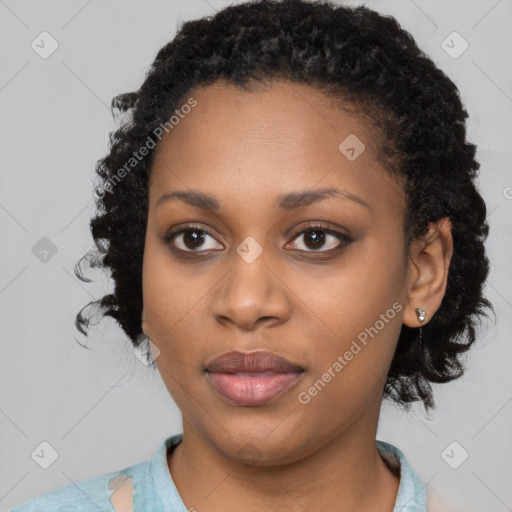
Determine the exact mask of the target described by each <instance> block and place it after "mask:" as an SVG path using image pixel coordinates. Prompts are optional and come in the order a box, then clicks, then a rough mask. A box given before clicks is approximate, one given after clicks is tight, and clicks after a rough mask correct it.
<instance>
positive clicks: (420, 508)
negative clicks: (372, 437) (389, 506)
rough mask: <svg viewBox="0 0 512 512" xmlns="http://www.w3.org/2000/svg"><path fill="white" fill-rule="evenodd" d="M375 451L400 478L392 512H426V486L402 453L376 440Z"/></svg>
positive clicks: (394, 447)
mask: <svg viewBox="0 0 512 512" xmlns="http://www.w3.org/2000/svg"><path fill="white" fill-rule="evenodd" d="M377 449H378V450H379V453H380V454H381V456H382V458H383V459H384V461H385V462H386V463H387V465H388V467H389V468H390V470H391V471H393V472H395V473H396V474H397V475H399V477H400V485H399V488H398V495H397V497H396V502H395V508H394V511H393V512H398V511H402V510H407V511H408V512H427V492H426V485H425V484H424V483H423V482H422V480H421V479H420V478H419V477H418V475H417V474H416V473H415V471H414V470H413V468H412V467H411V465H410V464H409V462H408V460H407V458H406V457H405V455H404V454H403V452H402V451H401V450H400V449H399V448H397V447H396V446H394V445H392V444H390V443H386V442H384V441H379V440H377Z"/></svg>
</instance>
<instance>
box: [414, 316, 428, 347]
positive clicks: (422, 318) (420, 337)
mask: <svg viewBox="0 0 512 512" xmlns="http://www.w3.org/2000/svg"><path fill="white" fill-rule="evenodd" d="M415 311H416V315H417V317H418V320H419V321H420V322H423V321H424V320H425V317H426V316H427V313H426V312H425V311H424V310H423V309H421V308H416V309H415ZM418 343H419V344H420V345H421V344H422V343H423V336H422V333H421V325H420V336H419V340H418Z"/></svg>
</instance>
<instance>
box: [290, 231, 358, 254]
mask: <svg viewBox="0 0 512 512" xmlns="http://www.w3.org/2000/svg"><path fill="white" fill-rule="evenodd" d="M301 238H302V240H301ZM294 240H299V242H293V245H294V247H293V248H294V249H298V250H300V251H305V252H328V251H330V250H333V249H339V248H341V247H343V246H345V245H348V244H349V243H350V242H352V241H353V240H352V239H351V238H350V237H349V236H348V235H345V234H343V233H338V232H337V231H334V230H331V229H326V228H324V227H323V226H309V227H308V228H307V229H305V230H303V231H301V232H300V233H299V235H298V236H297V237H295V238H294Z"/></svg>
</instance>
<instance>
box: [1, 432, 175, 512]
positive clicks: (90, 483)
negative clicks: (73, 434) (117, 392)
mask: <svg viewBox="0 0 512 512" xmlns="http://www.w3.org/2000/svg"><path fill="white" fill-rule="evenodd" d="M181 438H182V434H177V435H175V436H171V437H169V438H167V439H165V440H164V442H163V443H161V444H160V447H159V448H158V451H157V452H156V453H155V455H154V456H153V458H152V459H149V460H146V461H143V462H139V463H137V464H134V465H132V466H130V467H127V468H124V469H121V470H119V471H115V472H111V473H105V474H104V475H101V476H99V477H96V478H91V479H89V480H82V481H80V482H76V483H72V484H68V485H65V486H62V487H59V488H57V489H54V490H52V491H49V492H46V493H44V494H42V495H40V496H38V497H37V498H33V499H31V500H29V501H26V502H24V503H22V504H21V505H19V506H17V507H16V508H14V509H12V510H10V511H9V512H43V511H44V512H97V511H98V510H101V511H104V512H115V511H123V512H125V511H130V510H133V497H134V488H137V487H138V489H139V491H138V492H139V494H138V496H139V499H141V500H145V499H146V496H147V495H148V496H149V495H151V496H152V495H153V494H154V493H155V492H160V490H161V489H157V488H156V487H155V486H156V483H158V485H160V487H162V486H163V487H164V488H165V491H168V490H169V487H170V486H171V487H172V485H173V484H172V480H171V477H170V475H169V473H168V469H167V458H166V453H167V449H168V448H169V447H170V446H172V445H173V444H176V443H178V442H180V441H181ZM155 482H156V483H155ZM176 492H177V491H176ZM136 496H137V494H136ZM136 496H135V497H136Z"/></svg>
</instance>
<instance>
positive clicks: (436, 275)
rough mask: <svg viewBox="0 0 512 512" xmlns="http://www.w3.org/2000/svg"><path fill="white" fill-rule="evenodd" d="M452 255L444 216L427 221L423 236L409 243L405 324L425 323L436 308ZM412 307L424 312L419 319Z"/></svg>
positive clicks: (449, 223)
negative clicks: (423, 318)
mask: <svg viewBox="0 0 512 512" xmlns="http://www.w3.org/2000/svg"><path fill="white" fill-rule="evenodd" d="M452 254H453V239H452V224H451V222H450V220H449V219H448V218H444V219H441V220H439V221H437V222H435V223H431V224H430V226H429V230H428V232H427V233H426V234H425V235H424V236H423V237H421V238H420V239H417V240H414V241H412V242H411V246H410V249H409V268H408V277H407V290H408V297H407V302H406V307H405V311H404V316H403V323H404V324H405V325H407V326H408V327H419V326H420V325H424V324H426V323H428V321H429V320H430V319H431V318H432V317H433V316H434V313H435V312H436V311H437V310H438V308H439V306H440V305H441V302H442V300H443V297H444V293H445V290H446V283H447V282H448V267H449V266H450V261H451V258H452ZM416 308H421V309H423V310H424V311H425V313H426V316H425V320H424V321H423V322H420V321H419V320H418V315H417V314H416V311H415V310H416Z"/></svg>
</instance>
